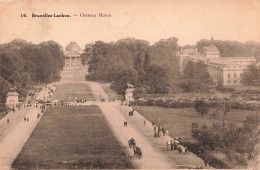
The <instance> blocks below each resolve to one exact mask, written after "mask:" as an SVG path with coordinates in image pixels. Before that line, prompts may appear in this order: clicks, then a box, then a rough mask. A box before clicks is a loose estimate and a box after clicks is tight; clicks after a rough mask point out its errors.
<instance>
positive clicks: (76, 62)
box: [64, 42, 83, 70]
mask: <svg viewBox="0 0 260 170" xmlns="http://www.w3.org/2000/svg"><path fill="white" fill-rule="evenodd" d="M65 50H66V51H65V65H64V70H71V69H75V68H80V67H81V66H82V64H81V60H80V54H82V53H83V50H82V49H81V48H80V46H79V45H78V44H77V43H76V42H70V43H69V44H68V45H67V46H66V48H65Z"/></svg>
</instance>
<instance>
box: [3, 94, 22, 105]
mask: <svg viewBox="0 0 260 170" xmlns="http://www.w3.org/2000/svg"><path fill="white" fill-rule="evenodd" d="M18 96H19V94H18V93H17V92H15V91H12V92H8V93H7V96H6V105H7V106H9V107H13V106H16V105H17V104H18V103H19V101H18Z"/></svg>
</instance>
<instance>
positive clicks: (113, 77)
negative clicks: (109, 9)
mask: <svg viewBox="0 0 260 170" xmlns="http://www.w3.org/2000/svg"><path fill="white" fill-rule="evenodd" d="M210 44H211V42H210V41H209V40H200V41H198V42H197V45H196V47H197V48H198V51H201V53H202V54H203V53H204V47H206V46H209V45H210ZM214 44H215V45H216V46H217V47H218V48H219V51H220V55H221V56H222V57H230V56H233V57H238V56H244V57H248V56H251V55H253V56H255V57H256V58H260V44H259V43H256V42H246V43H244V44H243V43H238V42H232V41H220V40H216V41H214ZM186 47H188V46H184V47H181V46H179V45H178V39H177V38H175V37H171V38H168V39H163V40H160V41H158V42H156V43H154V44H153V45H149V42H147V41H144V40H138V39H131V38H126V39H122V40H118V41H117V42H110V43H105V42H102V41H97V42H95V43H93V44H87V45H86V47H85V50H84V53H83V54H82V55H81V60H82V64H83V65H85V64H88V65H89V70H88V72H89V73H90V74H89V75H87V76H86V78H87V79H90V80H98V81H109V82H112V85H111V87H112V88H113V89H114V90H116V91H117V92H118V93H119V94H124V91H125V89H126V88H127V83H130V84H133V85H135V87H136V89H135V90H136V91H135V93H134V94H136V97H141V96H143V95H145V94H146V93H161V94H163V93H172V92H202V93H208V92H209V91H210V88H209V87H210V85H212V83H213V81H212V79H211V77H210V75H209V73H208V72H207V65H206V64H205V63H203V62H197V63H195V62H192V61H189V62H188V63H187V64H186V67H185V68H184V74H183V75H180V74H179V58H178V57H177V56H176V53H177V51H179V50H180V49H181V48H186ZM189 47H191V46H189ZM241 50H242V51H241ZM251 70H252V69H251ZM251 73H252V71H251V72H250V74H247V75H245V76H244V77H243V79H245V81H243V82H245V84H246V83H247V84H248V83H249V82H253V83H251V84H254V81H255V80H254V79H257V77H255V78H253V79H252V81H247V79H248V77H249V76H251ZM248 75H249V76H248ZM253 76H254V75H253Z"/></svg>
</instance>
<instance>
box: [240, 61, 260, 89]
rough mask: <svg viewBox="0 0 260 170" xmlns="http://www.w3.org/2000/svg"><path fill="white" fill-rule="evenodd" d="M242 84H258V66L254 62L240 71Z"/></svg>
mask: <svg viewBox="0 0 260 170" xmlns="http://www.w3.org/2000/svg"><path fill="white" fill-rule="evenodd" d="M242 84H244V85H247V86H255V85H259V84H260V67H257V65H256V64H250V65H248V66H247V67H246V69H245V70H244V72H243V73H242Z"/></svg>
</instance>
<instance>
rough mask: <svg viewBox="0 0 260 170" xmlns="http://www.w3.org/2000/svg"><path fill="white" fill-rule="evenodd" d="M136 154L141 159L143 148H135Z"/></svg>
mask: <svg viewBox="0 0 260 170" xmlns="http://www.w3.org/2000/svg"><path fill="white" fill-rule="evenodd" d="M134 156H135V157H137V158H139V159H140V158H141V157H142V156H143V154H142V150H141V149H140V148H139V147H138V146H137V147H135V148H134Z"/></svg>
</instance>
